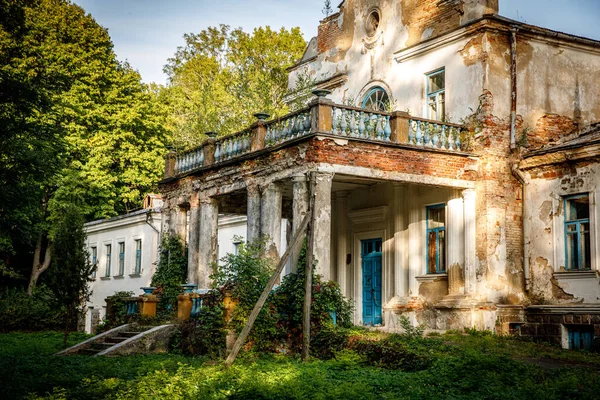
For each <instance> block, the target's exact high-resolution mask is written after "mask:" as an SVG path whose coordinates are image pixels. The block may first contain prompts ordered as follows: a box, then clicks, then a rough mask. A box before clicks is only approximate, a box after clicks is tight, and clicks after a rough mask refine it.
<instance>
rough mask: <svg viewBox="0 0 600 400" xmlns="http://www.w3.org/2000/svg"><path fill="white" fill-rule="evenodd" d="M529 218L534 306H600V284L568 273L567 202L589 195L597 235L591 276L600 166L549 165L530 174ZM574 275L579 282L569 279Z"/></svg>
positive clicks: (598, 213) (591, 276) (599, 233)
mask: <svg viewBox="0 0 600 400" xmlns="http://www.w3.org/2000/svg"><path fill="white" fill-rule="evenodd" d="M526 177H527V182H528V184H527V189H526V196H527V198H526V202H525V205H526V207H527V210H526V212H525V215H526V218H527V220H528V225H529V230H528V244H529V246H528V252H527V254H525V257H527V258H528V260H529V265H530V276H531V291H530V294H531V300H532V301H533V302H534V303H540V302H541V303H552V304H560V303H581V302H583V303H600V285H599V283H600V281H599V279H598V277H597V276H596V275H594V274H586V276H580V274H578V273H577V272H574V273H573V272H565V238H564V197H565V196H568V195H573V194H581V193H590V226H591V229H592V230H593V232H592V237H591V239H592V240H591V244H592V270H597V269H598V268H599V267H600V265H599V264H598V261H599V260H598V256H599V255H600V254H599V250H600V249H599V248H598V246H599V244H598V238H600V227H599V226H598V222H600V221H598V217H599V216H600V206H599V204H598V201H597V200H598V199H599V197H598V196H599V195H600V164H598V163H597V162H596V163H591V164H589V163H582V164H579V165H577V164H573V165H549V166H545V167H540V168H535V169H532V170H528V171H526ZM569 274H571V275H572V276H576V277H577V279H570V276H569Z"/></svg>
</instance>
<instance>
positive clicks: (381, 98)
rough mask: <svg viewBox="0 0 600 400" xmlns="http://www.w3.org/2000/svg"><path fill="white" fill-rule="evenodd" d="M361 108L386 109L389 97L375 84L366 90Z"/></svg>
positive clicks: (388, 106) (388, 105) (388, 104)
mask: <svg viewBox="0 0 600 400" xmlns="http://www.w3.org/2000/svg"><path fill="white" fill-rule="evenodd" d="M362 108H364V109H367V110H371V111H387V110H388V109H389V108H390V98H389V96H388V94H387V92H386V91H385V89H383V88H382V87H379V86H376V87H374V88H372V89H371V90H369V91H368V92H367V95H366V96H365V98H364V100H363V102H362Z"/></svg>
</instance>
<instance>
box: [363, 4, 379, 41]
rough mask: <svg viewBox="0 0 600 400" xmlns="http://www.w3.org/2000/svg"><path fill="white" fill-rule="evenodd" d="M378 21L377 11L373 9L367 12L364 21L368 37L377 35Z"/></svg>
mask: <svg viewBox="0 0 600 400" xmlns="http://www.w3.org/2000/svg"><path fill="white" fill-rule="evenodd" d="M380 19H381V17H380V15H379V10H378V9H376V8H374V9H372V10H371V11H370V12H369V15H368V16H367V19H366V20H365V31H366V32H367V36H368V37H372V36H375V34H376V33H377V28H379V21H380Z"/></svg>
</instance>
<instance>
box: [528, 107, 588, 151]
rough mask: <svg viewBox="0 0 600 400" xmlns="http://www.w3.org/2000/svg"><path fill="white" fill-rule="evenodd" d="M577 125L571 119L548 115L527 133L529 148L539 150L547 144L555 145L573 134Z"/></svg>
mask: <svg viewBox="0 0 600 400" xmlns="http://www.w3.org/2000/svg"><path fill="white" fill-rule="evenodd" d="M576 129H577V125H576V124H575V123H574V122H573V120H572V119H571V118H568V117H564V116H562V115H557V114H546V115H544V116H543V117H542V118H540V119H538V120H537V123H536V125H535V129H532V130H531V131H529V132H527V147H528V148H529V149H538V148H540V147H542V146H544V145H546V144H549V143H555V142H557V141H558V140H559V139H560V138H562V137H564V136H567V135H569V134H571V133H573V132H574V131H575V130H576Z"/></svg>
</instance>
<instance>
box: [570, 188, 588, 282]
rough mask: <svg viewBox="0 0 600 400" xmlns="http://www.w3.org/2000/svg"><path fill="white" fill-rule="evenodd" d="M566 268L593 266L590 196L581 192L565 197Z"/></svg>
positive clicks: (583, 268) (575, 268)
mask: <svg viewBox="0 0 600 400" xmlns="http://www.w3.org/2000/svg"><path fill="white" fill-rule="evenodd" d="M565 268H566V269H567V270H586V269H590V268H591V252H590V197H589V195H588V194H580V195H575V196H568V197H565Z"/></svg>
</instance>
